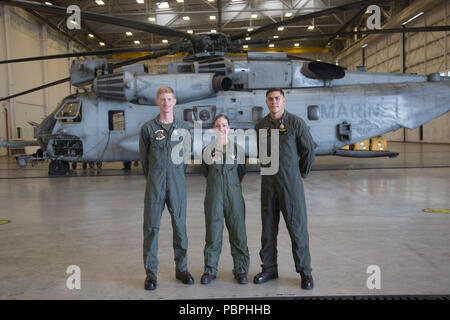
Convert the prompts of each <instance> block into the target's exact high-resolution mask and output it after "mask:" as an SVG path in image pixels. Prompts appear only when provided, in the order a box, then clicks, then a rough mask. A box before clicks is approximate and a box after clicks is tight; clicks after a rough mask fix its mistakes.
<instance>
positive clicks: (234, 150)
mask: <svg viewBox="0 0 450 320" xmlns="http://www.w3.org/2000/svg"><path fill="white" fill-rule="evenodd" d="M214 130H215V131H216V140H215V141H213V142H212V143H210V144H209V145H208V146H206V147H205V148H204V149H203V161H202V173H203V175H204V176H205V177H206V179H207V185H206V195H205V202H204V204H205V223H206V237H205V249H204V255H205V271H204V274H203V275H202V278H201V283H202V284H208V283H210V282H211V281H212V280H214V279H215V278H216V273H217V264H218V262H219V257H220V252H221V251H222V233H223V226H224V220H225V224H226V226H227V229H228V233H229V239H230V246H231V255H232V257H233V264H234V268H233V274H234V278H235V279H236V281H237V282H238V283H240V284H247V283H248V279H247V273H248V267H249V262H250V255H249V252H248V248H247V234H246V230H245V203H244V197H243V196H242V189H241V181H242V178H243V177H244V175H245V153H244V151H243V149H242V148H241V147H239V146H238V145H237V144H236V143H234V142H231V141H229V139H228V132H229V131H230V122H229V120H228V117H227V116H225V115H222V114H221V115H218V116H216V118H215V119H214ZM238 155H243V157H238ZM238 158H239V160H240V161H238ZM238 162H243V163H238Z"/></svg>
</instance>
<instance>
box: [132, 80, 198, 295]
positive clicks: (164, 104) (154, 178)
mask: <svg viewBox="0 0 450 320" xmlns="http://www.w3.org/2000/svg"><path fill="white" fill-rule="evenodd" d="M176 102H177V100H176V98H175V93H174V91H173V89H172V88H170V87H166V86H165V87H161V88H159V89H158V92H157V98H156V104H157V105H158V106H159V115H158V116H157V117H156V118H155V119H153V120H150V121H149V122H147V123H145V124H144V125H143V126H142V128H141V135H140V139H139V153H140V158H141V163H142V169H143V171H144V176H145V178H146V180H147V185H146V190H145V203H144V267H145V272H146V274H147V277H146V279H145V283H144V287H145V289H146V290H154V289H156V286H157V271H158V258H157V253H158V233H159V226H160V222H161V215H162V212H163V210H164V206H165V205H167V208H168V210H169V213H170V215H171V218H172V227H173V248H174V255H175V268H176V272H175V273H176V278H177V279H178V280H180V281H181V282H183V283H184V284H193V283H194V278H193V277H192V275H191V274H190V273H189V272H188V270H187V249H188V239H187V235H186V181H185V177H184V172H185V164H183V163H182V164H174V163H173V161H172V159H171V154H172V149H173V148H174V147H175V146H176V145H177V144H178V143H179V142H178V140H177V139H174V140H175V141H172V139H171V137H172V135H177V134H179V133H178V132H179V129H188V126H187V124H186V123H185V122H184V121H182V120H181V119H176V118H175V116H174V112H173V108H174V106H175V105H176ZM177 129H178V131H177Z"/></svg>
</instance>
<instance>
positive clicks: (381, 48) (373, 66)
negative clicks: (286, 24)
mask: <svg viewBox="0 0 450 320" xmlns="http://www.w3.org/2000/svg"><path fill="white" fill-rule="evenodd" d="M449 24H450V1H442V2H441V4H440V5H438V6H436V7H435V8H433V9H432V10H430V11H427V12H425V13H424V14H423V15H422V16H420V17H418V18H417V19H415V20H413V21H412V22H410V23H408V25H407V26H408V27H423V26H439V25H449ZM365 50H366V53H365V65H366V71H368V72H392V73H401V72H402V35H401V34H392V35H386V36H383V37H378V38H377V39H376V40H375V41H373V42H368V46H367V47H366V49H365ZM405 59H406V61H405V62H406V63H405V73H417V74H425V75H428V74H430V73H435V72H439V73H441V72H448V71H449V70H450V33H449V32H426V33H407V34H406V43H405ZM339 64H340V65H341V66H344V67H347V68H348V69H349V70H356V67H357V66H361V65H362V49H360V48H357V49H356V50H355V49H353V50H351V51H350V50H349V51H348V52H346V53H345V54H344V58H341V59H340V60H339ZM449 103H450V102H449ZM385 137H386V138H387V139H388V140H391V141H411V142H412V141H416V142H420V141H421V140H420V129H419V128H417V129H415V130H409V129H399V130H397V131H395V132H392V133H388V134H386V135H385ZM422 142H437V143H450V113H447V114H445V115H443V116H441V117H439V118H437V119H435V120H433V121H430V122H429V123H427V124H425V125H424V126H423V140H422Z"/></svg>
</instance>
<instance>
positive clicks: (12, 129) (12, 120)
mask: <svg viewBox="0 0 450 320" xmlns="http://www.w3.org/2000/svg"><path fill="white" fill-rule="evenodd" d="M3 21H4V23H5V45H6V60H10V59H11V37H10V30H9V29H10V28H9V26H10V24H11V23H10V7H9V6H6V5H3ZM7 69H8V95H13V94H14V84H13V83H14V81H13V80H14V79H13V71H12V64H11V63H8V65H7ZM8 102H9V103H8V107H7V108H8V115H9V124H8V128H9V134H8V135H9V138H10V139H13V138H16V136H17V133H16V117H15V101H14V98H13V99H9V101H8Z"/></svg>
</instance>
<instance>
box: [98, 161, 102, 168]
mask: <svg viewBox="0 0 450 320" xmlns="http://www.w3.org/2000/svg"><path fill="white" fill-rule="evenodd" d="M96 165H97V168H98V169H100V168H101V167H102V165H103V162H101V161H97V163H96Z"/></svg>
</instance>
